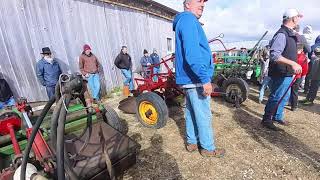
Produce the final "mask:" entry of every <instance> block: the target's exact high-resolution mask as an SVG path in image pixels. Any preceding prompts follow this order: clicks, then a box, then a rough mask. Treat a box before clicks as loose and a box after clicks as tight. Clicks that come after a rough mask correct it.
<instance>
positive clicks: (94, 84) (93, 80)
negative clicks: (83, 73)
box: [88, 73, 100, 100]
mask: <svg viewBox="0 0 320 180" xmlns="http://www.w3.org/2000/svg"><path fill="white" fill-rule="evenodd" d="M88 85H89V88H90V91H91V95H92V98H93V99H97V100H99V93H100V76H99V74H98V73H96V74H90V75H89V78H88Z"/></svg>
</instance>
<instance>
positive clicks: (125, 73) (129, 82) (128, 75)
mask: <svg viewBox="0 0 320 180" xmlns="http://www.w3.org/2000/svg"><path fill="white" fill-rule="evenodd" d="M120 70H121V72H122V74H123V76H124V77H125V78H126V79H125V81H124V82H123V84H124V85H125V86H129V90H130V91H132V90H134V85H133V80H132V72H131V70H127V69H120Z"/></svg>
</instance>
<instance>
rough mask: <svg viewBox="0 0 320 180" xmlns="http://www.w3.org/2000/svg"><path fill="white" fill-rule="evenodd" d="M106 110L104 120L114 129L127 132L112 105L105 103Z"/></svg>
mask: <svg viewBox="0 0 320 180" xmlns="http://www.w3.org/2000/svg"><path fill="white" fill-rule="evenodd" d="M104 108H105V110H106V111H105V112H104V116H103V121H104V122H105V123H107V124H108V125H109V126H111V127H112V128H113V129H115V130H117V131H119V132H121V133H124V134H126V128H125V126H124V124H123V122H122V121H121V119H120V118H119V116H118V114H117V112H116V111H115V110H114V109H112V108H111V107H110V106H107V105H104Z"/></svg>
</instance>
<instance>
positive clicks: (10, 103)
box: [0, 97, 16, 109]
mask: <svg viewBox="0 0 320 180" xmlns="http://www.w3.org/2000/svg"><path fill="white" fill-rule="evenodd" d="M15 104H16V102H15V100H14V98H13V97H11V98H10V99H8V100H7V101H6V102H1V101H0V109H3V108H4V107H6V106H14V105H15Z"/></svg>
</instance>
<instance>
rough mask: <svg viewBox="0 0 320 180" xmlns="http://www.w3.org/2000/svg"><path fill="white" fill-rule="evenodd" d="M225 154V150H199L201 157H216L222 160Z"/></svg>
mask: <svg viewBox="0 0 320 180" xmlns="http://www.w3.org/2000/svg"><path fill="white" fill-rule="evenodd" d="M225 153H226V150H225V149H219V148H217V149H215V150H214V151H208V150H206V149H201V150H200V154H201V155H202V156H203V157H216V158H222V157H223V156H224V154H225Z"/></svg>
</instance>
